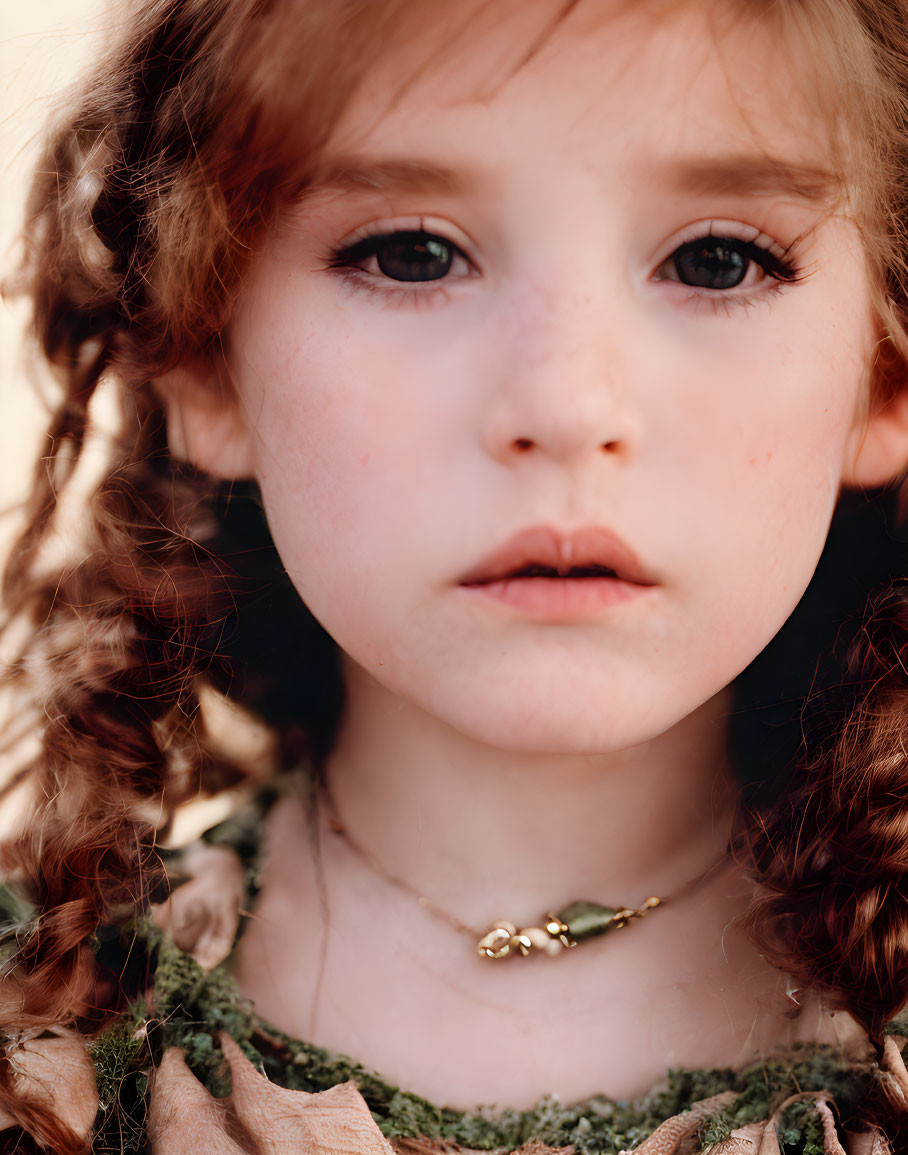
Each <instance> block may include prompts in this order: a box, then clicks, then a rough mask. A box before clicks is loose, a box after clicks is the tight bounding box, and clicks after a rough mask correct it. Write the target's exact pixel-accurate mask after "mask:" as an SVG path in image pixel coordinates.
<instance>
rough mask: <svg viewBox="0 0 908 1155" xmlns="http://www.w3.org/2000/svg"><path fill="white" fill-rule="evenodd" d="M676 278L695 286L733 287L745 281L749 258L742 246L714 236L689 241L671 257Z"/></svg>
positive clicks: (702, 287) (701, 287) (685, 283)
mask: <svg viewBox="0 0 908 1155" xmlns="http://www.w3.org/2000/svg"><path fill="white" fill-rule="evenodd" d="M671 260H672V261H673V262H674V266H675V270H676V272H677V274H678V280H679V281H681V283H682V284H684V285H693V286H695V287H696V288H698V289H734V288H736V287H737V286H738V285H740V284H741V282H742V281H743V280H744V277H745V275H746V274H747V267H748V265H749V264H750V258H749V257H748V256H746V255H745V254H744V253H742V252H741V246H740V245H739V244H734V243H731V242H729V241H725V240H721V239H719V238H717V237H708V238H704V239H703V240H698V241H690V242H689V243H688V244H686V245H682V246H681V248H679V249H677V250H676V251H675V252H674V253H673V254H672V257H671Z"/></svg>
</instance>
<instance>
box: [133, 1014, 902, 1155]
mask: <svg viewBox="0 0 908 1155" xmlns="http://www.w3.org/2000/svg"><path fill="white" fill-rule="evenodd" d="M221 1041H222V1045H223V1047H224V1053H225V1055H226V1056H227V1060H228V1062H229V1063H230V1071H231V1075H232V1077H233V1092H232V1094H231V1095H230V1097H229V1098H228V1099H225V1100H218V1099H214V1098H213V1097H212V1096H211V1095H209V1093H208V1092H207V1091H206V1090H205V1089H204V1087H202V1085H201V1083H199V1082H198V1080H197V1079H196V1078H195V1077H194V1076H193V1075H192V1074H191V1073H190V1071H189V1068H188V1067H187V1066H186V1064H185V1062H184V1061H183V1057H182V1054H181V1053H180V1052H178V1051H168V1053H167V1054H166V1055H165V1057H164V1061H163V1063H162V1064H161V1067H160V1070H159V1071H158V1072H157V1075H156V1077H155V1081H154V1085H153V1087H152V1100H151V1103H152V1106H151V1115H150V1118H149V1137H150V1138H151V1143H152V1152H153V1155H193V1153H195V1152H198V1153H199V1155H202V1153H203V1152H205V1153H207V1152H211V1155H259V1153H261V1155H284V1153H286V1155H290V1153H291V1152H299V1151H305V1152H307V1155H342V1153H343V1155H345V1153H347V1152H350V1153H353V1152H356V1153H358V1155H372V1153H375V1155H379V1153H385V1155H390V1153H391V1152H392V1150H394V1151H397V1152H400V1153H406V1155H430V1153H435V1152H438V1153H441V1152H451V1153H453V1152H457V1153H459V1155H479V1152H473V1151H471V1150H468V1149H467V1148H464V1147H459V1146H457V1145H456V1144H452V1143H446V1142H433V1141H430V1140H423V1139H402V1140H398V1141H396V1142H395V1143H394V1144H393V1147H392V1146H391V1145H390V1144H389V1143H388V1141H387V1140H386V1139H385V1138H384V1137H383V1136H382V1135H381V1133H380V1131H379V1130H378V1127H377V1126H376V1125H375V1122H374V1120H373V1119H372V1115H371V1113H370V1112H369V1108H368V1107H367V1106H366V1102H365V1100H364V1099H363V1097H362V1096H361V1095H360V1093H359V1091H358V1090H357V1089H356V1087H355V1085H354V1084H353V1083H344V1084H343V1086H341V1087H332V1088H331V1089H330V1090H328V1091H322V1092H320V1093H318V1094H314V1095H310V1094H306V1093H305V1092H303V1091H286V1090H284V1089H282V1088H280V1087H276V1086H274V1084H272V1083H269V1082H268V1080H267V1079H266V1078H265V1077H264V1076H263V1075H260V1074H258V1072H257V1071H256V1070H255V1068H254V1067H253V1066H252V1064H251V1063H250V1062H249V1061H248V1060H247V1059H246V1058H245V1057H244V1055H243V1054H242V1052H241V1051H240V1049H239V1047H238V1046H237V1045H236V1043H235V1042H234V1041H233V1040H232V1039H231V1038H230V1036H229V1035H223V1036H222V1037H221ZM896 1053H898V1051H897V1048H896ZM899 1063H900V1065H901V1069H902V1072H904V1063H902V1062H901V1055H899ZM906 1079H908V1074H906ZM734 1098H735V1094H734V1092H733V1091H729V1092H726V1093H725V1094H722V1095H715V1096H714V1097H713V1098H711V1099H705V1100H703V1101H702V1102H701V1103H696V1104H695V1105H694V1106H693V1107H692V1108H691V1110H690V1111H685V1112H684V1113H683V1114H681V1115H676V1116H674V1117H673V1118H671V1119H667V1120H666V1121H665V1122H664V1123H663V1124H662V1126H661V1127H659V1128H658V1129H657V1130H656V1131H654V1132H653V1134H652V1135H650V1137H649V1138H648V1139H646V1140H645V1141H644V1142H643V1143H641V1144H640V1145H639V1146H638V1147H635V1148H634V1152H633V1155H697V1153H698V1152H700V1151H701V1150H702V1148H701V1146H700V1143H699V1139H698V1131H699V1129H700V1125H701V1124H702V1123H703V1121H704V1120H705V1119H708V1118H709V1117H710V1116H711V1115H713V1114H715V1113H716V1112H717V1111H719V1110H721V1108H722V1107H724V1106H725V1105H726V1104H728V1103H730V1102H732V1101H733V1100H734ZM797 1099H805V1100H806V1099H812V1100H814V1106H815V1109H816V1110H817V1112H818V1113H819V1116H820V1119H821V1120H822V1123H823V1131H824V1136H825V1143H826V1146H825V1151H826V1155H891V1151H890V1148H889V1145H888V1144H887V1143H886V1141H885V1140H884V1139H883V1137H882V1136H881V1135H880V1134H879V1133H876V1132H874V1133H872V1134H870V1133H868V1134H865V1135H854V1136H850V1137H849V1140H848V1145H847V1147H843V1146H842V1145H841V1143H840V1142H839V1140H838V1137H837V1135H836V1129H835V1120H834V1118H833V1114H832V1111H831V1110H830V1107H829V1104H828V1102H827V1100H826V1099H825V1098H824V1097H823V1096H822V1095H803V1096H796V1098H795V1099H791V1100H789V1101H788V1102H786V1103H783V1104H782V1106H781V1107H780V1108H779V1111H778V1112H777V1113H776V1114H775V1115H774V1116H773V1118H772V1119H767V1120H764V1121H763V1122H759V1123H750V1124H748V1125H747V1126H746V1127H741V1128H739V1129H738V1130H736V1131H733V1132H732V1133H731V1135H730V1136H729V1137H728V1139H726V1140H725V1141H724V1142H721V1143H717V1144H715V1145H714V1146H712V1147H711V1148H710V1149H709V1155H780V1149H779V1142H778V1138H777V1131H776V1127H777V1123H778V1120H779V1115H780V1113H781V1112H782V1111H784V1110H785V1108H786V1107H788V1106H789V1104H790V1103H792V1102H795V1101H797ZM552 1150H553V1149H552V1148H549V1147H545V1146H543V1145H542V1144H538V1143H534V1144H530V1145H528V1146H527V1147H524V1148H522V1151H523V1155H546V1153H549V1152H551V1151H552ZM560 1150H561V1151H562V1152H567V1151H569V1150H570V1148H561V1149H560ZM622 1155H631V1153H630V1152H622Z"/></svg>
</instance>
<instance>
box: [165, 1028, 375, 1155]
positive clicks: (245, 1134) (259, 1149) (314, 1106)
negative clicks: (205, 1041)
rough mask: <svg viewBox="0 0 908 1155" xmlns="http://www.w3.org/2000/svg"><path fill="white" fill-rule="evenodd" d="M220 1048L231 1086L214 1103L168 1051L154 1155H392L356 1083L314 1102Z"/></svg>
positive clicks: (236, 1051)
mask: <svg viewBox="0 0 908 1155" xmlns="http://www.w3.org/2000/svg"><path fill="white" fill-rule="evenodd" d="M221 1045H222V1046H223V1048H224V1054H225V1056H226V1058H227V1062H228V1063H229V1064H230V1074H231V1077H232V1080H233V1090H232V1092H231V1094H230V1096H229V1097H228V1098H227V1099H215V1098H214V1097H213V1096H212V1095H210V1094H209V1093H208V1092H207V1091H206V1090H205V1088H204V1087H203V1086H202V1084H201V1083H200V1082H199V1081H198V1080H197V1079H196V1078H195V1076H194V1075H192V1073H191V1072H190V1070H189V1068H188V1067H187V1066H186V1063H185V1062H184V1060H183V1055H182V1052H180V1051H177V1050H175V1049H171V1050H169V1051H168V1052H167V1053H166V1055H165V1056H164V1059H163V1061H162V1063H161V1066H160V1067H159V1068H158V1070H157V1071H156V1073H155V1078H154V1083H153V1085H152V1091H151V1110H150V1113H149V1118H148V1136H149V1139H150V1140H151V1149H152V1151H153V1152H154V1155H192V1153H194V1152H198V1155H203V1153H204V1155H299V1153H300V1152H302V1151H305V1152H311V1153H312V1155H316V1153H317V1155H392V1152H391V1147H390V1146H389V1144H388V1141H387V1140H386V1139H385V1138H384V1137H383V1136H382V1134H381V1132H380V1131H379V1129H378V1127H377V1126H376V1124H375V1121H374V1119H373V1118H372V1115H371V1114H370V1112H369V1109H368V1107H367V1106H366V1104H365V1101H364V1100H363V1097H362V1095H360V1093H359V1091H357V1089H356V1087H355V1086H354V1084H353V1083H343V1084H341V1085H340V1086H339V1087H332V1088H331V1089H330V1090H328V1091H321V1092H319V1093H318V1094H315V1095H309V1094H306V1093H305V1092H304V1091H285V1090H284V1089H283V1088H282V1087H277V1086H275V1085H274V1084H273V1083H269V1082H268V1080H267V1079H265V1078H264V1077H263V1076H262V1075H259V1074H258V1072H257V1071H256V1070H255V1068H254V1067H253V1066H252V1064H251V1063H250V1062H249V1060H248V1059H247V1058H246V1057H245V1055H243V1053H242V1051H241V1050H240V1048H239V1047H238V1046H237V1045H236V1043H235V1042H234V1041H233V1039H231V1038H230V1036H229V1035H222V1036H221Z"/></svg>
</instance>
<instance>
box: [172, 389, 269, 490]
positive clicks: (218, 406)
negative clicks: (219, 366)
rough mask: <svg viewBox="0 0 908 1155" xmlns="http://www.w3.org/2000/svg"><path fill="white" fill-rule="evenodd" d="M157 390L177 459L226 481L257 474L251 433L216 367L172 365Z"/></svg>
mask: <svg viewBox="0 0 908 1155" xmlns="http://www.w3.org/2000/svg"><path fill="white" fill-rule="evenodd" d="M155 388H156V389H157V392H158V395H159V396H160V398H161V401H162V402H163V405H164V411H165V413H166V415H167V441H168V445H169V446H170V452H171V453H172V454H173V456H174V457H177V458H180V459H181V460H183V461H189V462H191V463H192V464H193V465H194V466H196V468H197V469H203V470H204V471H205V472H206V473H210V474H211V475H212V476H213V477H218V478H222V479H224V480H232V481H237V480H239V479H241V478H251V477H254V476H255V464H254V456H253V453H252V433H251V431H250V428H249V426H248V424H247V422H246V420H245V417H244V414H243V412H242V409H241V406H240V403H239V401H238V400H237V398H236V397H235V395H234V394H233V392H232V390H230V389H228V388H227V387H225V385H224V384H223V382H222V381H221V380H220V379H219V378H218V375H217V373H216V372H215V371H214V370H213V369H211V370H209V371H205V370H196V369H194V368H183V367H180V368H177V369H172V370H171V371H170V372H169V373H166V374H165V375H164V376H162V377H157V378H156V379H155Z"/></svg>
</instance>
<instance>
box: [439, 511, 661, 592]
mask: <svg viewBox="0 0 908 1155" xmlns="http://www.w3.org/2000/svg"><path fill="white" fill-rule="evenodd" d="M529 566H538V567H540V568H542V569H549V570H554V571H555V572H556V573H557V574H558V575H560V576H563V577H566V576H567V575H568V574H569V573H570V572H571V570H572V569H575V568H577V567H591V566H596V567H597V568H601V569H607V570H611V571H612V573H614V575H615V577H617V578H620V579H621V580H622V581H628V582H635V583H636V584H638V585H655V584H656V583H655V580H654V579H653V577H652V576H651V575H650V574H649V573H648V571H647V570H646V569H645V568H644V567H643V565H642V564H641V563H640V561H639V559H638V558H637V555H636V554H635V553H634V551H633V550H632V549H631V548H630V546H628V545H626V544H625V542H623V541H622V540H621V538H620V537H618V536H617V534H615V533H613V532H612V530H610V529H606V528H604V527H603V526H585V527H582V528H579V529H574V530H561V529H556V528H554V527H553V526H545V525H542V526H534V527H533V528H531V529H525V530H521V531H520V532H519V533H516V534H514V536H513V537H511V538H509V539H508V540H507V541H506V542H505V543H504V545H502V546H499V547H498V548H497V549H495V550H493V551H492V552H491V553H490V554H487V555H486V557H484V558H483V559H482V560H481V561H480V562H479V563H478V565H476V566H474V567H473V569H471V570H470V571H469V572H468V573H466V574H465V575H464V576H463V577H462V578H461V579H460V584H461V585H482V584H484V583H486V582H494V581H501V580H503V579H505V578H509V577H515V576H517V575H518V574H519V573H520V571H521V570H525V569H527V567H529Z"/></svg>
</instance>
